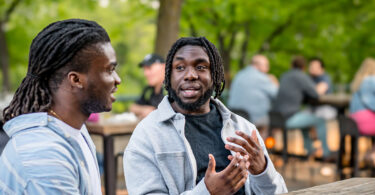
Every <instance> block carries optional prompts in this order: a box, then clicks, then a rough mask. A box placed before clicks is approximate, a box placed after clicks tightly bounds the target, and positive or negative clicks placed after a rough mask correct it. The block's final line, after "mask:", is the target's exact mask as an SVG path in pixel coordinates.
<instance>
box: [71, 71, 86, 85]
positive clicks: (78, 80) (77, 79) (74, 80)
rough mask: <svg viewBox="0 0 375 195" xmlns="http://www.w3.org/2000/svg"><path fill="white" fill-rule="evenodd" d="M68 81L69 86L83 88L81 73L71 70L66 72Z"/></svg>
mask: <svg viewBox="0 0 375 195" xmlns="http://www.w3.org/2000/svg"><path fill="white" fill-rule="evenodd" d="M68 81H69V83H70V86H71V87H73V88H78V89H83V86H84V82H85V76H84V75H83V74H82V73H78V72H75V71H71V72H69V73H68Z"/></svg>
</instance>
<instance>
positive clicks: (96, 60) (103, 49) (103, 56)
mask: <svg viewBox="0 0 375 195" xmlns="http://www.w3.org/2000/svg"><path fill="white" fill-rule="evenodd" d="M86 55H87V56H86V57H87V58H88V59H90V60H91V68H95V67H97V68H99V67H106V66H109V65H111V64H116V53H115V50H114V49H113V47H112V45H111V43H109V42H106V43H97V44H95V45H94V47H92V52H88V53H87V54H86Z"/></svg>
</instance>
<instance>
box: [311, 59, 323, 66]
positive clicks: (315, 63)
mask: <svg viewBox="0 0 375 195" xmlns="http://www.w3.org/2000/svg"><path fill="white" fill-rule="evenodd" d="M310 66H319V67H320V66H321V64H320V62H319V60H313V61H311V62H310Z"/></svg>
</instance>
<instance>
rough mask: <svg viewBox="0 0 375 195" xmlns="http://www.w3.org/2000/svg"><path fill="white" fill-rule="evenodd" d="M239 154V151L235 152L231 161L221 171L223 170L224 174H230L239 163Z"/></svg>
mask: <svg viewBox="0 0 375 195" xmlns="http://www.w3.org/2000/svg"><path fill="white" fill-rule="evenodd" d="M240 156H241V155H240V154H239V153H236V155H235V156H234V157H233V158H232V160H231V162H230V163H229V165H228V166H227V167H226V168H225V169H224V170H223V171H222V172H224V173H225V174H226V175H231V173H232V172H233V171H234V170H235V169H236V168H238V165H239V163H240V160H241V159H240Z"/></svg>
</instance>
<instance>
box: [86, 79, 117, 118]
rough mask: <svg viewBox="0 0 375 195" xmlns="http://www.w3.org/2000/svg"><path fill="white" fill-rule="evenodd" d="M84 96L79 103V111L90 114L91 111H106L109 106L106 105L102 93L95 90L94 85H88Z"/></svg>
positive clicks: (108, 109)
mask: <svg viewBox="0 0 375 195" xmlns="http://www.w3.org/2000/svg"><path fill="white" fill-rule="evenodd" d="M88 89H89V90H88V91H87V96H86V98H85V99H84V100H83V101H82V103H81V111H82V112H83V113H84V114H86V115H90V114H91V113H99V112H108V111H111V108H108V107H107V102H106V97H105V96H104V95H103V93H98V92H96V91H95V89H96V88H95V86H93V85H91V86H90V85H89V87H88Z"/></svg>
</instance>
